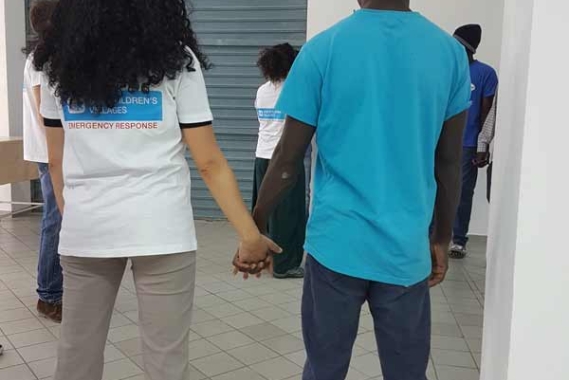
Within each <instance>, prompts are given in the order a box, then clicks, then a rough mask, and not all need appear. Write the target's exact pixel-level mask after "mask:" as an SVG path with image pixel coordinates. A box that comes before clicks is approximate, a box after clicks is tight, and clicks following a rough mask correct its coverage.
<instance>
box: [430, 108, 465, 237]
mask: <svg viewBox="0 0 569 380" xmlns="http://www.w3.org/2000/svg"><path fill="white" fill-rule="evenodd" d="M466 118H467V113H466V112H463V113H461V114H459V115H456V116H455V117H453V118H452V119H450V120H447V121H446V122H445V124H444V126H443V131H442V133H441V137H440V139H439V143H438V146H437V151H436V159H435V177H436V181H437V197H436V201H435V212H434V217H435V221H434V231H433V235H432V240H433V241H432V242H433V243H435V244H439V245H443V246H446V245H448V244H449V243H450V240H451V239H452V226H453V224H454V219H455V217H456V210H457V209H458V204H459V202H460V190H461V172H460V167H461V158H462V136H463V131H464V127H465V125H466Z"/></svg>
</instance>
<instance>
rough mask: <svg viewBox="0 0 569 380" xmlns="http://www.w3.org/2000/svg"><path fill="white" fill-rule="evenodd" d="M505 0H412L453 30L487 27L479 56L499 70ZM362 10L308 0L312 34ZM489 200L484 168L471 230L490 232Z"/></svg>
mask: <svg viewBox="0 0 569 380" xmlns="http://www.w3.org/2000/svg"><path fill="white" fill-rule="evenodd" d="M503 4H504V0H475V1H474V0H411V7H412V8H413V9H415V10H417V11H419V12H421V13H422V14H423V15H425V16H426V17H428V18H429V19H431V20H432V21H434V22H435V23H437V24H438V25H440V26H441V27H442V28H444V29H445V30H447V31H448V32H449V33H452V32H454V30H455V29H456V28H457V27H458V26H461V25H464V24H470V23H477V24H480V25H482V27H483V29H484V36H483V41H482V44H481V46H480V49H479V54H478V58H479V59H480V60H483V61H485V62H487V63H489V64H491V65H492V66H493V67H495V68H496V69H497V68H498V67H499V63H500V52H501V50H500V49H501V42H502V18H503V17H502V16H503ZM355 9H359V5H358V2H357V1H356V0H308V37H309V38H310V37H313V36H314V35H315V34H317V33H319V32H320V31H322V30H324V29H326V28H328V27H330V26H331V25H333V24H334V23H335V22H337V21H338V20H340V19H342V18H344V17H347V16H349V15H350V14H351V13H352V12H353V11H354V10H355ZM487 229H488V203H487V201H486V171H485V170H482V171H480V176H479V180H478V187H477V190H476V194H475V200H474V211H473V215H472V222H471V228H470V232H471V233H472V234H477V235H486V233H487Z"/></svg>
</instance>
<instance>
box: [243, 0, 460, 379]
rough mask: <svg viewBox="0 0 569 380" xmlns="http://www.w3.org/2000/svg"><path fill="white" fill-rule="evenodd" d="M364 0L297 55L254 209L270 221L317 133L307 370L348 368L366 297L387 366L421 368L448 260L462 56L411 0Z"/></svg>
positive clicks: (406, 374) (417, 373)
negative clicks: (432, 298)
mask: <svg viewBox="0 0 569 380" xmlns="http://www.w3.org/2000/svg"><path fill="white" fill-rule="evenodd" d="M360 5H361V6H362V8H363V9H362V10H360V11H358V12H355V13H354V14H353V15H352V16H351V17H349V18H347V19H345V20H343V21H341V22H340V23H338V24H336V25H335V26H333V27H332V28H330V29H328V30H326V31H325V32H323V33H322V34H320V35H318V36H316V37H315V38H313V39H312V40H311V41H309V42H308V43H307V44H306V45H305V46H304V48H303V49H302V51H301V53H300V55H299V56H298V58H297V60H296V62H295V64H294V66H293V68H292V70H291V72H290V74H289V76H288V78H287V80H286V82H285V85H284V88H283V91H282V94H281V97H280V99H279V102H278V104H277V106H276V108H277V109H278V110H280V111H282V112H283V113H285V114H286V115H288V117H287V122H286V126H285V131H284V135H283V137H282V139H281V141H280V143H279V146H278V147H277V149H276V151H275V153H274V156H273V160H272V162H271V167H270V168H269V171H268V173H267V175H266V177H265V181H264V183H263V185H262V188H261V191H260V195H259V198H258V202H257V207H256V208H255V212H254V216H255V219H256V221H257V223H258V225H259V227H260V228H261V229H266V222H267V217H268V215H270V211H271V210H272V209H273V208H274V207H275V206H276V205H277V204H278V202H279V200H280V199H282V196H283V195H285V194H286V192H287V189H290V188H291V186H292V185H293V184H294V182H295V181H296V179H297V178H298V172H297V169H296V168H298V163H299V162H300V161H301V160H302V159H303V157H304V153H305V152H306V148H307V147H308V145H309V143H310V141H311V139H312V137H313V135H314V134H315V135H316V141H317V145H318V157H317V163H316V170H315V177H314V199H313V209H312V213H311V217H310V221H309V225H308V228H307V239H306V244H305V250H306V251H307V252H308V254H309V256H308V259H307V268H306V279H305V288H304V295H303V306H302V318H303V330H304V338H305V344H306V348H307V354H308V359H307V364H306V367H305V371H304V377H303V379H304V380H341V379H344V378H345V376H346V373H347V371H348V367H349V362H350V358H351V351H352V347H353V344H354V341H355V339H356V335H357V331H358V322H359V316H360V311H361V307H362V305H363V303H365V302H368V303H369V305H370V310H371V311H372V314H373V317H374V320H375V325H376V333H377V338H378V344H379V354H380V357H381V361H382V367H383V374H384V377H385V379H386V380H425V379H426V377H425V372H426V368H427V363H428V357H429V348H430V322H431V321H430V303H429V285H431V286H434V285H437V284H438V283H440V282H441V281H442V280H443V279H444V276H445V273H446V270H447V264H448V258H447V252H448V247H449V243H450V239H451V234H452V222H453V219H454V215H455V212H456V207H457V202H458V195H459V189H460V155H461V145H462V144H461V140H462V135H463V128H464V125H465V121H466V112H465V111H466V110H467V109H468V108H469V106H470V83H471V82H470V74H469V67H468V59H467V56H466V52H465V50H464V48H463V47H462V46H461V45H460V44H459V43H458V42H457V41H456V40H455V39H453V38H452V37H451V36H450V35H449V34H447V33H445V32H444V31H442V30H441V29H439V28H438V27H437V26H436V25H434V24H433V23H431V22H430V21H428V20H427V19H426V18H424V17H423V16H421V15H420V14H418V13H414V12H411V11H410V10H409V7H408V5H409V3H408V1H405V0H383V1H382V0H375V1H374V0H360ZM433 209H434V210H435V213H434V231H433V234H432V235H431V240H430V241H429V233H428V230H429V224H430V222H431V220H432V219H433ZM238 266H239V265H238ZM241 269H242V270H246V267H242V268H241Z"/></svg>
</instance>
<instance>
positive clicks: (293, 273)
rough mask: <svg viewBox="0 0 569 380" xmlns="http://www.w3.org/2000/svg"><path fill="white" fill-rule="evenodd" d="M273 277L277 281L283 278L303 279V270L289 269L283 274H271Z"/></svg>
mask: <svg viewBox="0 0 569 380" xmlns="http://www.w3.org/2000/svg"><path fill="white" fill-rule="evenodd" d="M273 277H274V278H278V279H279V280H283V279H285V278H304V269H303V268H300V267H299V268H295V269H291V270H289V271H287V272H286V273H284V274H278V273H273Z"/></svg>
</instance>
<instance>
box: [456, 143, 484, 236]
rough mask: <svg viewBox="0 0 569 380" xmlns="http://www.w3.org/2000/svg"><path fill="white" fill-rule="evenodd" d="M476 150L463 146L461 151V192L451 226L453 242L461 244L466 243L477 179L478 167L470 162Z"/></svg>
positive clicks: (474, 156) (473, 158) (474, 157)
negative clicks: (452, 226)
mask: <svg viewBox="0 0 569 380" xmlns="http://www.w3.org/2000/svg"><path fill="white" fill-rule="evenodd" d="M476 150H477V149H476V148H467V147H465V148H464V150H463V153H462V193H461V196H460V205H459V206H458V212H457V213H456V218H455V220H454V228H453V242H454V243H455V244H459V245H462V246H466V243H468V228H469V227H470V217H471V215H472V199H473V198H474V189H475V188H476V181H477V180H478V167H477V166H475V165H474V164H473V163H472V162H473V161H474V160H475V159H476Z"/></svg>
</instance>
